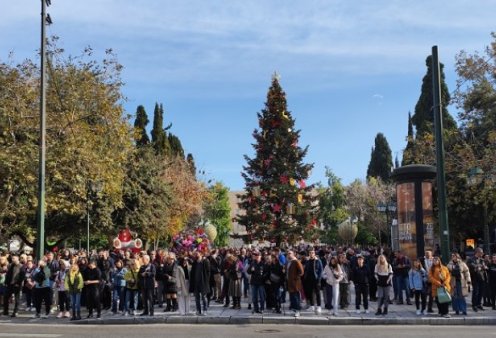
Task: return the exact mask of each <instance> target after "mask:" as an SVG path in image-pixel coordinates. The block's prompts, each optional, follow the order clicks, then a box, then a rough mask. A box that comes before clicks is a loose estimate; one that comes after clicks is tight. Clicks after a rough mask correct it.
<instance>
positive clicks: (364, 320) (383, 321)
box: [70, 316, 496, 326]
mask: <svg viewBox="0 0 496 338" xmlns="http://www.w3.org/2000/svg"><path fill="white" fill-rule="evenodd" d="M70 324H73V325H146V324H206V325H249V324H256V325H260V324H278V325H294V324H298V325H337V326H339V325H366V326H367V325H397V326H399V325H423V326H440V325H456V326H461V325H465V326H468V325H496V318H488V317H455V318H425V317H424V318H369V317H346V318H334V317H331V318H329V317H317V318H316V317H307V318H305V317H299V318H294V317H270V316H267V317H263V316H260V317H240V316H231V317H183V316H168V317H147V318H104V319H83V320H80V321H77V322H70Z"/></svg>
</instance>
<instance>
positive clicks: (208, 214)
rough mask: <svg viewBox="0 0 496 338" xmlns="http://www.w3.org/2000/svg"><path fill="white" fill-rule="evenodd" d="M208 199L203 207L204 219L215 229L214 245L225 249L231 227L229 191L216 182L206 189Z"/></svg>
mask: <svg viewBox="0 0 496 338" xmlns="http://www.w3.org/2000/svg"><path fill="white" fill-rule="evenodd" d="M208 192H209V195H210V197H209V199H208V200H207V203H206V204H205V206H204V210H205V212H204V215H205V219H206V220H208V221H209V222H210V223H211V224H212V225H214V226H215V228H216V229H217V237H216V238H215V241H214V243H215V245H216V246H217V247H225V246H227V245H228V244H229V234H230V233H231V231H232V229H233V226H232V221H231V206H230V204H229V189H228V188H227V187H225V186H224V185H223V184H222V183H220V182H217V183H215V184H214V185H212V186H210V187H209V189H208Z"/></svg>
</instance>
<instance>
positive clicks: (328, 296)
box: [325, 283, 339, 310]
mask: <svg viewBox="0 0 496 338" xmlns="http://www.w3.org/2000/svg"><path fill="white" fill-rule="evenodd" d="M337 288H339V286H338V287H337ZM325 308H326V309H327V310H332V308H333V306H332V285H330V284H327V283H325ZM336 310H337V309H336Z"/></svg>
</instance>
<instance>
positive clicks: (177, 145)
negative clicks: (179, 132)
mask: <svg viewBox="0 0 496 338" xmlns="http://www.w3.org/2000/svg"><path fill="white" fill-rule="evenodd" d="M167 141H168V142H169V147H170V150H171V155H172V156H179V157H181V158H184V149H183V146H182V144H181V140H179V138H178V137H177V136H176V135H174V134H172V133H169V136H168V137H167Z"/></svg>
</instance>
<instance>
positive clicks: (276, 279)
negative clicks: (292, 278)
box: [269, 272, 281, 283]
mask: <svg viewBox="0 0 496 338" xmlns="http://www.w3.org/2000/svg"><path fill="white" fill-rule="evenodd" d="M269 279H270V281H271V282H272V283H279V282H280V281H281V277H280V276H279V275H277V274H276V273H274V272H271V273H270V276H269Z"/></svg>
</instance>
